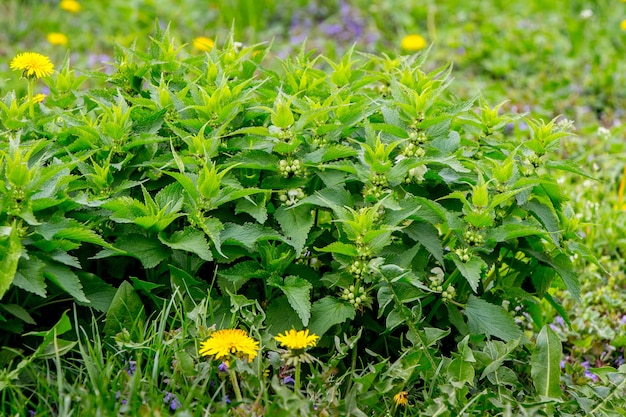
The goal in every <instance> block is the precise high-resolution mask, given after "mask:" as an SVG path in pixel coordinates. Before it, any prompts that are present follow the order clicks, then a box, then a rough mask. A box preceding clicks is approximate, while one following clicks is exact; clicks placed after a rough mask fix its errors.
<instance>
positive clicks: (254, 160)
mask: <svg viewBox="0 0 626 417" xmlns="http://www.w3.org/2000/svg"><path fill="white" fill-rule="evenodd" d="M278 161H279V158H278V156H276V155H274V154H271V153H267V152H265V151H260V150H252V151H248V152H244V153H241V154H238V155H233V156H232V157H231V158H230V159H229V160H228V163H229V165H230V164H236V165H237V168H248V169H262V170H266V171H278Z"/></svg>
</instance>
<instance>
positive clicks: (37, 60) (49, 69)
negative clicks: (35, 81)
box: [10, 52, 54, 78]
mask: <svg viewBox="0 0 626 417" xmlns="http://www.w3.org/2000/svg"><path fill="white" fill-rule="evenodd" d="M10 66H11V69H12V70H14V71H23V73H22V76H24V77H27V78H32V77H36V78H41V77H46V76H48V75H52V73H53V72H54V65H53V64H52V62H50V58H48V57H47V56H45V55H41V54H38V53H36V52H23V53H21V54H17V56H16V57H15V58H13V60H12V61H11V65H10Z"/></svg>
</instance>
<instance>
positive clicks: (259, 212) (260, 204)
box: [235, 194, 267, 224]
mask: <svg viewBox="0 0 626 417" xmlns="http://www.w3.org/2000/svg"><path fill="white" fill-rule="evenodd" d="M257 197H258V198H257V199H256V201H255V200H254V199H253V198H252V197H251V196H250V197H248V198H242V199H239V200H237V204H236V206H235V214H239V213H247V214H249V215H250V216H252V217H253V218H254V220H256V221H257V222H258V223H260V224H263V223H265V221H266V220H267V207H266V204H267V194H261V195H259V196H257Z"/></svg>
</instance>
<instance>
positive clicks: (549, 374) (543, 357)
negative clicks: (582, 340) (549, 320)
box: [530, 325, 563, 398]
mask: <svg viewBox="0 0 626 417" xmlns="http://www.w3.org/2000/svg"><path fill="white" fill-rule="evenodd" d="M562 354H563V348H562V346H561V340H560V339H559V337H558V336H557V335H556V333H554V331H553V330H552V329H551V328H550V326H549V325H545V326H543V328H542V329H541V331H540V332H539V334H538V335H537V341H536V343H535V349H534V351H533V354H532V357H531V359H530V367H531V368H530V374H531V377H532V379H533V384H534V385H535V388H536V389H537V393H538V394H539V395H540V396H541V397H548V398H561V386H560V380H561V367H560V362H561V355H562Z"/></svg>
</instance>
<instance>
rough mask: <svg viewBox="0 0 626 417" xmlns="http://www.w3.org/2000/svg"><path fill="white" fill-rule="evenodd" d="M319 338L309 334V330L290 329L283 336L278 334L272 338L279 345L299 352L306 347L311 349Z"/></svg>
mask: <svg viewBox="0 0 626 417" xmlns="http://www.w3.org/2000/svg"><path fill="white" fill-rule="evenodd" d="M319 338H320V337H319V336H317V335H315V334H309V330H308V329H307V330H298V331H296V330H295V329H291V330H289V331H286V332H285V334H279V335H278V336H276V337H274V339H276V340H277V341H278V342H279V343H280V344H281V345H283V346H284V347H286V348H287V349H292V350H301V349H306V348H308V347H313V346H315V345H316V344H317V339H319Z"/></svg>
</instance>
